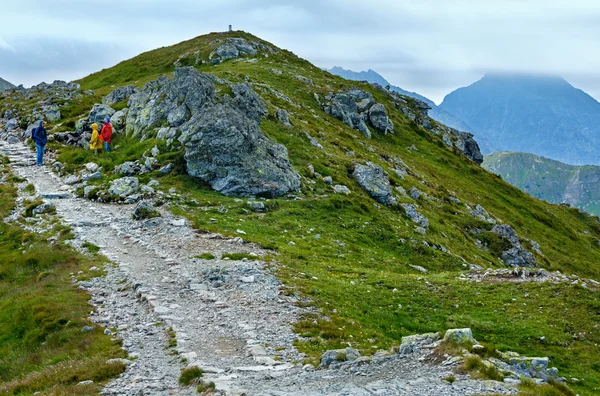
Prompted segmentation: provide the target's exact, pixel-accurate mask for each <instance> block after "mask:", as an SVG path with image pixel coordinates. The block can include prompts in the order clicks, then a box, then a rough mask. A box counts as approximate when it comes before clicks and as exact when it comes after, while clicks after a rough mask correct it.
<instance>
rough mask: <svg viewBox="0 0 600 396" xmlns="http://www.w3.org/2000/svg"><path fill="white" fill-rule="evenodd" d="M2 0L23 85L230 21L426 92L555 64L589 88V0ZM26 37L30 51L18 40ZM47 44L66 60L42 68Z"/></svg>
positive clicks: (5, 32) (15, 75)
mask: <svg viewBox="0 0 600 396" xmlns="http://www.w3.org/2000/svg"><path fill="white" fill-rule="evenodd" d="M2 8H3V10H2V13H3V23H2V24H1V25H0V37H2V38H3V39H2V38H0V50H2V51H4V53H5V52H6V51H8V50H11V49H12V50H14V51H15V53H16V54H21V53H26V54H27V56H28V57H30V59H28V60H27V61H23V62H24V63H27V64H28V65H29V66H30V67H29V68H27V69H26V70H24V69H22V66H21V65H20V64H19V62H12V63H6V62H0V76H3V77H5V78H6V76H9V77H10V78H11V79H12V80H13V81H16V82H25V83H28V84H33V83H36V82H37V81H32V80H33V78H40V76H44V77H43V78H45V79H47V80H49V79H53V75H51V73H58V74H60V76H57V78H63V77H61V76H62V75H67V74H69V73H73V72H72V70H78V72H80V73H82V74H86V73H91V72H94V71H96V70H98V69H100V68H101V67H107V66H110V64H111V63H109V62H116V61H117V60H123V59H126V58H128V57H131V56H133V55H135V54H137V53H139V52H141V51H144V50H150V49H153V48H156V47H159V46H164V45H169V44H174V43H177V42H179V41H182V40H185V39H189V38H191V37H194V36H197V35H200V34H205V33H208V32H210V31H218V30H225V29H226V27H227V25H229V24H233V25H234V28H236V29H243V30H246V31H250V32H251V33H254V34H256V35H258V36H261V37H262V38H264V39H266V40H269V41H272V42H274V44H276V45H279V46H281V47H284V48H287V49H290V50H292V51H293V52H295V53H296V54H298V55H300V56H302V57H304V58H307V59H308V60H310V61H312V62H314V63H316V64H317V65H319V66H333V65H340V66H344V67H347V68H356V69H368V68H372V69H374V70H376V71H378V72H380V73H382V74H383V75H384V76H385V77H386V78H388V79H389V80H390V82H392V83H394V84H395V85H398V86H401V87H403V88H406V89H410V90H414V91H417V92H419V93H422V94H424V95H426V96H430V97H431V98H432V99H434V100H435V101H437V102H439V101H440V100H441V99H442V97H443V96H444V94H445V93H447V92H449V91H450V90H452V89H454V88H457V87H459V86H461V85H465V84H468V83H470V82H472V81H474V80H476V79H477V78H479V77H480V76H481V75H482V74H483V73H485V72H486V71H527V72H539V73H555V74H560V75H563V76H565V77H567V78H574V79H575V80H576V83H577V85H578V86H579V87H580V88H582V89H584V90H586V91H588V92H590V93H595V94H596V95H599V93H600V81H599V78H598V70H600V52H599V51H598V44H597V39H596V38H597V37H598V36H600V24H598V23H597V21H598V20H600V3H597V2H596V1H594V0H552V1H548V0H527V1H522V0H486V1H476V0H454V1H447V0H420V1H414V0H372V1H369V2H365V1H364V0H202V1H195V0H170V1H168V2H165V1H163V0H102V1H100V0H88V1H77V0H55V1H52V2H47V1H46V0H3V5H2ZM73 40H76V41H77V44H76V47H77V48H78V50H79V51H82V52H84V53H86V54H87V56H97V57H98V58H97V60H96V61H95V62H89V60H88V59H81V58H80V57H78V56H76V54H75V53H74V52H73V51H72V50H69V46H68V45H65V44H64V43H72V42H73ZM35 42H38V43H39V45H40V54H36V53H35V52H34V51H31V50H26V49H25V46H26V47H27V48H33V46H34V43H35ZM8 43H10V44H8ZM86 45H87V46H89V47H90V49H87V50H84V49H83V48H84V47H85V46H86ZM7 46H8V47H7ZM44 46H45V47H44ZM9 47H10V48H9ZM95 49H105V51H110V52H104V53H99V54H98V55H96V52H98V51H96V50H95ZM48 51H54V52H55V55H56V56H54V55H53V59H60V58H61V57H62V58H63V59H64V61H63V64H62V66H63V67H64V69H65V70H70V71H69V72H68V73H67V72H66V71H65V72H64V73H62V74H61V64H60V62H56V65H55V67H52V68H48V67H46V65H47V62H48V60H47V55H43V54H44V53H47V52H48ZM23 62H21V63H23ZM53 63H54V62H53ZM69 75H70V74H69ZM596 97H599V96H596Z"/></svg>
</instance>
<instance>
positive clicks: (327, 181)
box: [323, 176, 333, 186]
mask: <svg viewBox="0 0 600 396" xmlns="http://www.w3.org/2000/svg"><path fill="white" fill-rule="evenodd" d="M323 182H324V183H325V184H329V185H330V186H331V185H332V184H333V178H332V177H331V176H325V177H324V178H323Z"/></svg>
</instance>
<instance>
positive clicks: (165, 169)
mask: <svg viewBox="0 0 600 396" xmlns="http://www.w3.org/2000/svg"><path fill="white" fill-rule="evenodd" d="M174 168H175V164H167V165H165V166H163V167H162V168H160V169H159V170H158V171H159V172H160V173H163V174H165V175H168V174H169V173H171V172H173V169H174Z"/></svg>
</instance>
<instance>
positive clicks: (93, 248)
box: [81, 241, 100, 254]
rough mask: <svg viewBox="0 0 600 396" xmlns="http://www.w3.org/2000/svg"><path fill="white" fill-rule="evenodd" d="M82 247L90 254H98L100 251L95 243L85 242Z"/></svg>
mask: <svg viewBox="0 0 600 396" xmlns="http://www.w3.org/2000/svg"><path fill="white" fill-rule="evenodd" d="M81 247H83V248H85V249H87V250H88V251H89V252H90V253H92V254H97V253H98V252H99V251H100V248H99V247H98V246H96V245H94V244H93V243H90V242H87V241H86V242H84V243H83V244H82V245H81Z"/></svg>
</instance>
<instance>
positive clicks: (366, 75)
mask: <svg viewBox="0 0 600 396" xmlns="http://www.w3.org/2000/svg"><path fill="white" fill-rule="evenodd" d="M325 70H327V71H328V72H330V73H331V74H335V75H336V76H340V77H343V78H345V79H346V80H354V81H367V82H369V83H371V84H374V83H377V84H379V85H381V86H383V87H385V86H387V85H389V86H390V89H391V90H392V91H395V92H398V93H399V94H402V95H406V96H410V97H411V98H415V99H419V100H422V101H423V102H425V103H427V104H428V105H429V107H431V110H429V116H430V117H431V118H433V119H434V120H436V121H438V122H441V123H442V124H444V125H447V126H449V127H451V128H454V129H458V130H459V131H465V132H471V133H475V132H474V131H473V128H471V127H470V126H469V125H468V124H467V123H465V122H464V121H462V120H461V119H459V118H458V117H455V116H454V115H452V114H450V113H449V112H447V111H445V110H443V109H441V108H440V107H439V106H437V105H436V104H435V103H434V102H433V100H431V99H429V98H427V97H425V96H423V95H420V94H418V93H416V92H410V91H407V90H405V89H402V88H400V87H397V86H394V85H392V84H390V83H389V82H388V81H387V80H386V79H385V78H384V77H383V76H382V75H381V74H379V73H377V72H376V71H374V70H371V69H369V70H367V71H361V72H355V71H352V70H346V69H344V68H342V67H339V66H334V67H333V68H331V69H325ZM476 140H477V143H478V144H479V147H480V149H481V152H482V153H491V152H493V151H497V150H496V149H495V147H493V145H491V144H490V143H489V142H488V141H487V140H486V139H485V138H483V139H482V138H479V137H478V136H476Z"/></svg>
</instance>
